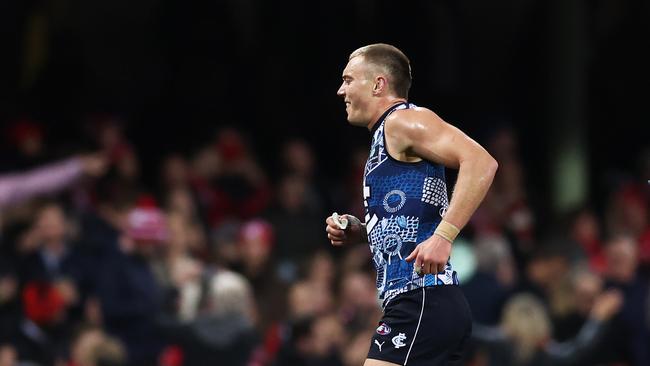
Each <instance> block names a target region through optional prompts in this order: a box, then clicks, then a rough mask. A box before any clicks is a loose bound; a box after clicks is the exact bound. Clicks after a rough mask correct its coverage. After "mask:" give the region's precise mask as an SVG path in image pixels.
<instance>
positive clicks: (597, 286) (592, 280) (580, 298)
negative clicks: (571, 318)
mask: <svg viewBox="0 0 650 366" xmlns="http://www.w3.org/2000/svg"><path fill="white" fill-rule="evenodd" d="M602 287H603V281H602V280H601V279H600V277H598V276H597V275H595V274H593V273H590V272H584V273H581V274H579V275H577V276H576V278H575V279H574V281H573V295H574V298H575V305H576V309H577V310H578V312H579V313H580V314H583V315H587V314H588V313H589V311H590V310H591V308H592V306H593V304H594V300H595V299H596V297H597V296H598V294H600V292H601V290H602Z"/></svg>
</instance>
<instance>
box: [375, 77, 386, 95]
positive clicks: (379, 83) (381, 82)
mask: <svg viewBox="0 0 650 366" xmlns="http://www.w3.org/2000/svg"><path fill="white" fill-rule="evenodd" d="M387 86H388V83H387V82H386V78H385V77H383V76H377V77H376V78H375V86H374V87H373V88H372V93H373V94H374V95H377V94H379V93H381V92H382V91H383V90H385V89H386V87H387Z"/></svg>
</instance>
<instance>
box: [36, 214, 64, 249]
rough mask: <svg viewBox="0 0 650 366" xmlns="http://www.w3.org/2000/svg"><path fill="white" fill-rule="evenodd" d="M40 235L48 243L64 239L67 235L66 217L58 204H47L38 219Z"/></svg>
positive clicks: (37, 229) (37, 227)
mask: <svg viewBox="0 0 650 366" xmlns="http://www.w3.org/2000/svg"><path fill="white" fill-rule="evenodd" d="M35 229H36V231H37V232H38V237H39V238H40V239H41V240H42V241H43V242H44V243H45V244H46V245H47V244H48V243H56V242H60V241H63V240H64V239H65V235H66V217H65V214H64V212H63V209H61V207H59V206H57V205H48V206H45V207H44V208H43V209H41V211H40V212H39V213H38V217H37V219H36V227H35Z"/></svg>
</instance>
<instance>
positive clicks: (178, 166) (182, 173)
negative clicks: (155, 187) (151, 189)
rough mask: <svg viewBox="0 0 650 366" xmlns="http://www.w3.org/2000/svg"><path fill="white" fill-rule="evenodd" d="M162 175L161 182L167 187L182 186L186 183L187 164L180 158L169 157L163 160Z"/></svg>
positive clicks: (177, 156)
mask: <svg viewBox="0 0 650 366" xmlns="http://www.w3.org/2000/svg"><path fill="white" fill-rule="evenodd" d="M162 174H163V177H162V178H163V181H164V183H165V185H167V186H168V187H174V186H183V185H185V184H187V182H188V175H189V173H188V166H187V162H186V161H185V159H183V157H182V156H179V155H172V156H169V157H168V158H167V159H165V162H164V165H163V172H162Z"/></svg>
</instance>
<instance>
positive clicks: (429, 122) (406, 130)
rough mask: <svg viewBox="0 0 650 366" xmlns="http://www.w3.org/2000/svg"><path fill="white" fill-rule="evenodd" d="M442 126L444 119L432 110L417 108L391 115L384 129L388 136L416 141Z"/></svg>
mask: <svg viewBox="0 0 650 366" xmlns="http://www.w3.org/2000/svg"><path fill="white" fill-rule="evenodd" d="M442 125H443V121H442V119H441V118H440V117H439V116H438V115H437V114H436V113H434V112H433V111H432V110H430V109H428V108H423V107H415V108H410V109H401V110H398V111H395V112H393V113H391V115H390V116H388V118H386V122H385V125H384V129H385V131H386V134H387V135H392V136H394V137H399V138H401V139H404V138H406V139H415V138H417V137H422V135H423V134H425V133H431V132H433V131H435V130H437V129H439V128H441V127H442Z"/></svg>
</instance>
